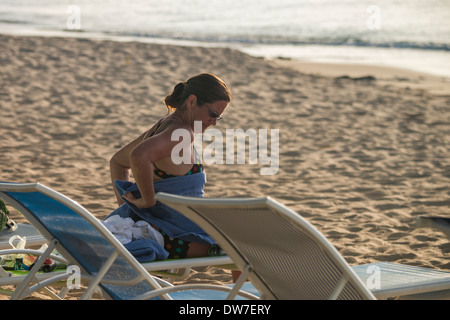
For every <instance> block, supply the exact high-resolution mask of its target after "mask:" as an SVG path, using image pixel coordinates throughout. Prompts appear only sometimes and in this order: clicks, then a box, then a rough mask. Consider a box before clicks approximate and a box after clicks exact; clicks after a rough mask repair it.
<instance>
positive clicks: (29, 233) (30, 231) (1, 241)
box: [0, 223, 46, 250]
mask: <svg viewBox="0 0 450 320" xmlns="http://www.w3.org/2000/svg"><path fill="white" fill-rule="evenodd" d="M16 227H17V228H16V229H12V228H8V227H6V228H5V229H3V230H2V232H0V250H4V249H11V248H12V247H11V244H10V239H11V238H12V237H14V236H20V237H25V238H26V244H27V246H28V247H37V246H41V245H43V244H44V243H45V242H46V240H45V238H44V237H43V236H42V235H41V234H40V233H39V232H38V231H37V230H36V228H34V227H33V226H32V225H31V224H27V223H17V224H16ZM17 242H18V240H14V241H13V242H12V243H13V245H16V244H17Z"/></svg>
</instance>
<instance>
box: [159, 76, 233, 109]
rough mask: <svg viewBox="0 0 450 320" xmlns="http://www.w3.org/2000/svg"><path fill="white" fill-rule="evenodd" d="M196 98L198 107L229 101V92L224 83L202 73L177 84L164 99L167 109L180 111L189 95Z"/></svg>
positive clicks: (215, 77)
mask: <svg viewBox="0 0 450 320" xmlns="http://www.w3.org/2000/svg"><path fill="white" fill-rule="evenodd" d="M191 94H193V95H195V96H196V97H197V104H198V105H199V106H201V105H203V104H205V103H213V102H216V101H228V102H230V101H231V91H230V90H229V89H228V87H227V85H226V84H225V82H223V81H222V80H221V79H220V78H219V77H217V76H215V75H213V74H211V73H202V74H199V75H196V76H194V77H192V78H190V79H189V80H187V81H184V82H180V83H178V84H177V85H176V86H175V87H174V89H173V91H172V93H171V94H169V95H168V96H167V97H166V98H165V99H164V103H165V104H166V106H167V109H169V111H170V110H173V109H182V108H183V107H184V103H185V102H186V99H187V98H188V97H189V96H190V95H191Z"/></svg>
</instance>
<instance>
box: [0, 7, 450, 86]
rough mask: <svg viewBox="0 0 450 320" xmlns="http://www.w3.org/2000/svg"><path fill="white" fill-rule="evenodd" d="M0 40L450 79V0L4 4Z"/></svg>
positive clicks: (1, 8) (0, 21)
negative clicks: (31, 38) (191, 52)
mask: <svg viewBox="0 0 450 320" xmlns="http://www.w3.org/2000/svg"><path fill="white" fill-rule="evenodd" d="M0 33H4V34H22V35H43V36H53V35H54V36H61V35H62V36H74V37H91V38H105V39H115V40H117V41H129V40H137V41H143V42H157V43H173V44H182V45H202V46H227V47H232V48H235V49H238V50H242V51H244V52H247V53H249V54H252V55H256V56H264V57H268V58H273V57H283V58H292V59H301V60H305V61H313V62H333V63H361V64H372V65H383V66H393V67H400V68H406V69H411V70H415V71H421V72H426V73H430V74H435V75H439V76H443V77H450V0H402V1H401V0H310V1H305V0H276V1H274V0H133V1H123V0H65V1H64V0H0Z"/></svg>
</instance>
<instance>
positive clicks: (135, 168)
mask: <svg viewBox="0 0 450 320" xmlns="http://www.w3.org/2000/svg"><path fill="white" fill-rule="evenodd" d="M230 100H231V92H230V90H229V89H228V87H227V86H226V84H225V83H224V82H223V81H222V80H221V79H220V78H218V77H217V76H215V75H213V74H208V73H204V74H199V75H197V76H194V77H192V78H190V79H189V80H187V81H186V82H181V83H179V84H177V85H176V86H175V88H174V89H173V92H172V93H171V94H170V95H168V96H167V97H166V98H165V100H164V102H165V104H166V106H167V108H168V110H169V114H168V115H167V116H166V117H164V118H162V119H160V120H159V121H158V122H157V123H156V124H155V125H154V126H153V127H152V128H151V129H150V130H148V131H147V132H144V133H143V134H142V135H141V136H139V137H138V138H137V139H135V140H133V141H131V142H130V143H128V144H127V145H126V146H125V147H123V148H122V149H120V150H119V151H118V152H117V153H116V154H114V156H113V157H112V158H111V161H110V171H111V179H112V181H113V185H114V186H115V189H114V190H115V193H116V197H117V201H118V204H119V206H120V207H119V208H118V209H116V210H115V211H114V212H113V213H112V214H111V215H114V214H118V215H120V216H121V217H131V218H133V219H134V220H139V219H142V220H145V221H147V222H149V223H150V224H151V225H152V226H153V227H155V228H156V229H157V230H159V231H160V232H161V234H162V235H163V236H164V249H165V250H166V251H168V252H169V256H168V257H169V258H184V257H199V256H207V255H211V250H212V249H216V247H215V246H214V241H213V240H212V239H211V238H210V237H209V236H208V235H207V234H206V233H205V232H204V231H203V230H201V229H200V228H199V227H198V226H197V225H195V224H194V223H192V222H191V221H190V220H188V219H187V218H185V217H184V216H182V215H181V214H179V213H178V212H176V211H174V210H172V209H170V208H168V207H167V206H164V205H162V204H160V203H156V200H155V193H156V192H160V191H162V192H168V193H173V194H180V195H186V196H200V197H201V196H203V187H204V184H205V182H206V176H205V173H204V171H203V167H202V165H201V163H200V162H199V161H198V159H197V158H196V152H195V147H194V122H196V121H200V122H201V125H202V131H204V130H206V129H207V128H208V127H209V126H211V125H216V123H217V121H219V120H220V119H221V114H222V113H223V112H224V110H225V108H226V107H227V106H228V104H229V102H230ZM178 129H182V130H186V131H185V132H187V133H189V134H188V136H190V139H191V140H190V148H188V150H189V152H188V151H186V148H183V149H182V150H183V151H184V152H188V153H189V154H183V155H181V156H182V157H183V159H186V158H187V159H191V161H190V162H189V161H184V162H181V163H180V164H177V163H179V161H174V160H175V159H172V158H173V157H172V149H173V148H174V147H175V146H176V145H177V144H178V143H180V141H172V134H173V133H174V131H175V130H178ZM183 143H185V142H184V141H183ZM200 147H201V146H200ZM130 171H131V172H132V174H133V177H134V179H135V181H136V183H135V184H131V183H130V182H127V181H129V178H130ZM130 251H131V250H130Z"/></svg>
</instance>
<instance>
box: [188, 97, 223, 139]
mask: <svg viewBox="0 0 450 320" xmlns="http://www.w3.org/2000/svg"><path fill="white" fill-rule="evenodd" d="M227 106H228V101H216V102H213V103H204V104H203V105H201V106H199V105H196V107H195V108H192V112H193V118H194V121H201V122H202V132H205V130H206V129H208V127H209V126H211V125H213V126H215V125H216V124H217V121H219V120H220V119H221V118H222V117H221V114H222V113H223V112H224V111H225V108H226V107H227Z"/></svg>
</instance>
